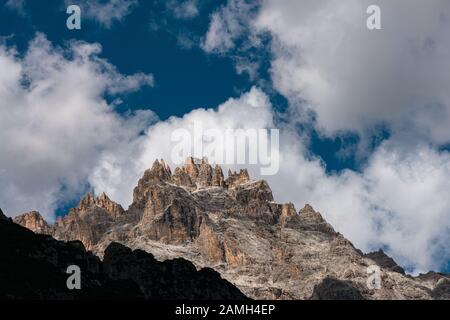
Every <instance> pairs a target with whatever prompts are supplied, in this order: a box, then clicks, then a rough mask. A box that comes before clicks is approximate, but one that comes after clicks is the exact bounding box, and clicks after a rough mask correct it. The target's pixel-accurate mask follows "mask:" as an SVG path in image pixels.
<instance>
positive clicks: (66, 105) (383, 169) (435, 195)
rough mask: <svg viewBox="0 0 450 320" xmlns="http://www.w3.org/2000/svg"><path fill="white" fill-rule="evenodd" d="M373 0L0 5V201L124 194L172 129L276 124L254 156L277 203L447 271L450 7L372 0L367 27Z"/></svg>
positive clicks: (60, 206) (412, 261) (42, 204)
mask: <svg viewBox="0 0 450 320" xmlns="http://www.w3.org/2000/svg"><path fill="white" fill-rule="evenodd" d="M369 2H370V1H365V0H364V1H355V0H349V1H348V2H347V3H346V4H342V3H340V2H336V1H332V0H323V1H318V2H314V1H308V0H299V1H296V2H292V1H272V0H266V1H250V0H224V1H213V0H204V1H202V0H198V1H197V0H171V1H138V0H131V1H126V0H95V1H90V2H86V1H82V0H80V1H72V2H71V3H70V4H78V5H80V7H81V9H82V29H81V30H68V29H67V28H66V19H67V17H68V15H67V14H66V12H65V11H66V7H67V5H68V4H69V3H68V2H67V1H65V0H51V1H45V2H44V1H31V0H28V1H27V0H22V1H21V0H9V1H6V0H2V1H0V37H1V39H2V41H1V42H0V44H1V47H2V50H1V51H0V54H1V57H2V58H3V60H0V66H2V68H3V69H4V70H9V71H8V73H7V72H5V73H4V75H5V76H4V79H3V78H2V77H0V84H2V86H3V87H4V88H6V90H5V91H0V95H3V96H2V100H3V101H4V102H3V103H1V104H0V111H1V112H2V113H3V112H4V114H5V117H3V119H5V120H4V121H5V122H4V123H2V120H1V119H0V126H3V130H2V128H0V142H1V143H3V145H4V146H5V150H7V151H6V152H4V153H3V154H2V155H0V175H3V176H2V181H3V182H0V189H2V190H4V192H3V197H2V196H0V201H1V202H0V205H2V208H3V209H4V211H6V212H8V213H9V214H10V215H16V214H19V213H21V212H23V211H29V210H32V209H36V210H39V211H41V212H42V213H43V214H44V215H45V216H46V217H48V218H49V219H50V220H51V219H54V217H55V214H56V215H61V214H64V213H65V212H66V211H67V209H68V208H70V207H71V206H73V205H75V204H76V203H77V202H78V200H79V198H80V197H81V196H82V195H83V193H84V192H86V191H88V190H94V191H95V192H102V191H107V193H108V194H109V195H110V196H111V198H113V199H114V200H116V201H118V202H120V203H121V204H122V205H124V206H125V207H126V206H127V205H128V204H129V202H130V198H131V190H132V188H133V186H134V185H135V183H136V181H137V179H138V178H139V177H140V176H141V175H142V172H143V170H145V169H146V168H148V167H149V166H150V165H151V162H152V161H153V160H154V159H155V158H156V157H164V158H169V157H170V156H169V154H170V150H169V147H168V146H169V145H170V141H168V140H167V139H168V138H167V137H170V133H171V132H173V130H175V129H177V128H180V127H183V128H184V127H189V125H190V123H192V122H193V121H202V122H203V123H208V124H209V125H212V126H215V127H219V128H224V127H222V126H224V125H225V124H227V125H229V126H232V127H235V128H242V127H243V128H278V129H280V131H281V146H280V148H281V150H280V152H281V159H282V160H281V163H280V166H281V169H280V172H279V173H278V174H277V175H274V176H271V177H259V176H258V170H256V169H255V170H253V169H252V174H253V175H254V176H255V177H257V178H265V179H267V180H268V181H269V182H270V184H271V185H272V188H273V190H274V194H275V197H276V199H277V201H279V202H293V203H294V204H295V205H296V206H297V208H298V209H300V207H301V206H303V205H304V204H305V203H311V204H312V205H313V206H314V207H315V208H316V209H318V210H320V211H321V212H322V213H323V214H324V216H325V217H326V218H327V220H328V221H330V222H331V223H332V224H333V225H334V226H335V227H336V228H337V229H338V230H339V231H341V232H342V233H343V234H344V235H346V236H347V237H349V238H350V240H351V241H352V242H354V243H355V244H356V245H357V246H358V247H360V248H362V249H363V250H365V251H369V250H375V249H378V248H380V247H383V248H386V249H387V251H388V252H389V254H391V255H393V256H394V257H395V258H396V260H398V261H400V262H401V263H402V265H404V266H405V267H407V268H408V270H410V271H413V272H420V271H425V270H428V269H436V270H438V269H439V270H444V269H448V261H450V249H449V248H448V246H447V243H448V241H449V240H450V235H449V231H450V201H449V200H447V199H446V198H448V197H447V192H446V190H448V188H450V185H449V182H448V181H450V161H449V159H450V155H449V153H448V148H447V147H446V146H448V145H450V130H449V129H448V128H449V126H448V124H449V122H450V97H449V96H448V94H447V92H448V90H447V88H448V85H450V79H449V78H448V76H447V74H448V72H447V71H448V70H449V69H450V65H449V63H448V61H450V38H449V36H448V32H445V30H446V28H447V27H448V24H449V22H448V21H450V6H449V5H448V4H447V2H445V1H440V0H433V1H430V3H429V4H423V2H420V1H418V0H417V1H414V4H415V6H413V7H412V8H411V10H410V11H409V15H407V16H405V14H404V10H403V6H406V5H408V3H407V2H404V0H399V2H398V3H395V4H393V3H389V2H387V1H383V0H379V1H375V2H377V3H378V4H379V5H380V6H381V9H382V12H383V15H382V17H383V29H382V30H378V31H375V32H371V31H368V29H367V27H366V19H367V13H366V7H367V5H368V4H369ZM372 2H373V1H372ZM372 2H370V4H371V3H372ZM111 8H112V10H111ZM324 13H328V15H326V16H327V17H328V18H327V19H324V18H323V14H324ZM75 40H76V41H75ZM100 47H101V50H100V49H99V48H100ZM77 50H78V51H77ZM77 52H83V53H82V54H80V55H79V56H77ZM1 63H3V65H2V64H1ZM74 66H78V67H79V71H80V72H79V73H76V72H75V73H74V75H73V77H71V76H70V74H71V73H70V72H72V73H73V72H74V71H73V70H74V69H73V67H74ZM8 68H9V69H8ZM76 69H77V67H75V70H76ZM16 70H20V71H17V77H16V78H14V76H15V72H16ZM67 74H68V75H69V79H68V81H67V84H61V83H59V82H60V81H61V79H64V78H61V77H62V76H66V77H67ZM17 79H19V80H17ZM24 79H25V80H27V81H29V83H30V86H29V87H26V86H23V85H22V84H21V83H22V81H23V80H24ZM2 81H3V82H2ZM84 84H86V86H84ZM72 86H73V90H70V88H72ZM40 88H44V89H40ZM47 90H48V92H50V94H47V93H45V92H47ZM74 91H79V92H74ZM61 97H63V98H61ZM255 101H256V103H257V104H258V106H257V107H258V109H254V108H253V107H255V105H254V104H255ZM12 105H17V107H14V108H13V107H12ZM16 110H18V111H17V112H16ZM141 111H144V112H141ZM37 119H39V123H36V122H37ZM19 128H21V129H22V130H19ZM61 128H68V129H67V130H63V131H64V132H62V131H61ZM31 154H32V155H33V156H30V155H31ZM17 159H20V160H17ZM18 194H20V195H21V196H18ZM424 208H425V209H424ZM424 211H425V213H424Z"/></svg>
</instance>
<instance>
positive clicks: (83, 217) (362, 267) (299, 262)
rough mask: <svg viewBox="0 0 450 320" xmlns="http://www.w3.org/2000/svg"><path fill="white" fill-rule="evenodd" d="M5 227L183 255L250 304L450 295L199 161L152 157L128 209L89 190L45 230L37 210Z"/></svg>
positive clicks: (100, 249) (261, 189)
mask: <svg viewBox="0 0 450 320" xmlns="http://www.w3.org/2000/svg"><path fill="white" fill-rule="evenodd" d="M14 221H15V222H16V223H18V224H21V225H22V226H25V227H27V228H30V229H31V230H33V231H35V232H38V233H44V234H48V235H52V236H53V237H55V238H56V239H58V240H64V241H81V242H82V243H83V245H84V246H85V247H86V248H87V249H88V250H90V251H92V252H94V253H95V254H97V255H99V256H100V257H103V255H104V252H105V250H106V249H107V248H108V246H110V244H111V243H116V244H119V243H120V244H122V245H125V246H127V247H130V248H131V249H133V250H141V251H139V252H147V253H150V254H152V256H154V257H155V258H156V259H157V260H158V261H164V260H167V259H176V258H183V259H186V260H188V261H191V262H192V263H193V264H194V265H195V266H196V268H197V269H201V268H205V267H208V268H211V269H213V270H215V271H216V272H218V273H220V275H221V276H222V277H223V278H224V279H226V280H228V281H229V282H231V283H232V284H233V285H235V286H236V287H237V288H239V289H240V290H241V291H242V292H243V293H244V294H245V295H246V296H248V297H250V298H253V299H448V298H449V296H450V294H449V293H450V277H449V276H448V275H444V274H438V273H432V274H431V273H430V274H428V275H421V276H419V277H412V276H409V275H406V274H405V272H404V270H403V269H402V268H401V267H400V266H398V265H397V264H396V263H395V261H394V260H393V259H392V258H390V257H388V256H387V255H386V254H385V253H384V252H382V251H379V252H374V253H370V254H364V253H363V252H361V251H360V250H358V249H356V248H355V247H354V246H353V245H352V243H351V242H350V241H348V240H347V239H346V238H345V237H344V236H343V235H341V234H339V233H338V232H336V231H335V230H334V229H333V227H332V226H331V225H330V224H328V223H327V222H326V221H325V220H324V219H323V217H322V215H321V214H320V213H319V212H316V211H315V210H314V209H313V207H311V206H310V205H306V206H305V207H304V208H303V209H301V210H299V211H297V210H296V208H295V207H294V205H293V204H290V203H287V204H279V203H276V202H275V201H274V198H273V195H272V190H271V189H270V186H269V185H268V183H267V182H265V181H255V180H252V179H251V178H250V176H249V174H248V172H247V171H246V170H241V171H240V172H231V171H230V172H228V175H227V177H226V178H225V176H224V174H223V172H222V168H221V167H220V166H215V167H213V166H211V165H210V164H208V162H207V161H206V160H205V159H203V160H196V159H193V158H189V159H188V160H187V161H186V164H185V165H184V166H183V167H181V168H176V169H175V170H174V171H173V172H172V170H171V169H170V168H169V166H168V165H167V164H166V163H165V162H164V161H163V160H161V161H156V162H155V163H154V164H153V166H152V168H151V169H149V170H147V171H146V172H145V173H144V175H143V177H142V178H141V179H140V180H139V182H138V185H137V186H136V188H135V189H134V196H133V203H132V204H131V205H130V207H129V208H128V210H124V209H123V208H122V207H121V206H120V205H118V204H116V203H114V202H113V201H112V200H110V199H109V198H108V197H107V196H106V195H105V194H102V195H100V196H99V197H94V195H92V194H88V195H86V197H85V198H84V199H82V200H81V202H80V204H79V205H78V207H76V208H74V209H72V210H71V211H70V212H69V214H68V215H67V216H66V217H64V218H61V219H59V220H58V221H57V222H56V223H55V224H54V225H52V226H49V225H48V224H47V223H45V221H43V219H42V217H40V215H39V214H37V213H36V212H32V213H28V214H24V215H22V216H20V217H17V218H16V219H15V220H14ZM113 249H114V250H123V251H124V252H123V254H124V255H131V254H132V253H131V252H130V251H128V250H124V249H121V248H120V247H118V245H116V247H114V248H113ZM108 250H112V249H111V248H109V249H108ZM108 250H106V252H108ZM104 260H105V261H107V260H109V258H108V255H107V254H106V255H105V256H104ZM373 266H378V267H379V268H380V271H381V272H380V287H376V286H375V287H374V286H370V285H368V280H369V276H370V273H368V270H370V268H371V267H373ZM114 275H115V276H116V277H117V276H118V277H119V278H120V275H116V274H114Z"/></svg>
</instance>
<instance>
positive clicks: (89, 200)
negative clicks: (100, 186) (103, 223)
mask: <svg viewBox="0 0 450 320" xmlns="http://www.w3.org/2000/svg"><path fill="white" fill-rule="evenodd" d="M95 207H98V208H101V209H104V210H105V211H106V212H108V213H109V214H110V215H111V216H112V217H114V218H117V217H119V216H121V215H123V214H124V213H125V210H124V209H123V208H122V206H121V205H120V204H117V203H116V202H114V201H112V200H111V199H110V198H109V197H108V196H107V195H106V193H105V192H102V193H101V194H100V196H98V197H97V198H96V197H95V196H94V194H93V193H92V192H88V193H87V194H86V195H85V196H84V197H83V199H81V201H80V203H79V205H78V207H76V208H74V209H72V211H75V212H77V213H82V212H86V211H88V210H89V209H92V208H95Z"/></svg>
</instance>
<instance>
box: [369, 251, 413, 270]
mask: <svg viewBox="0 0 450 320" xmlns="http://www.w3.org/2000/svg"><path fill="white" fill-rule="evenodd" d="M365 257H366V258H369V259H372V260H373V261H375V262H376V263H377V265H379V266H380V267H382V268H384V269H388V270H391V271H394V272H398V273H401V274H405V270H403V268H402V267H400V266H399V265H398V264H397V263H396V262H395V261H394V259H392V258H391V257H389V256H388V255H386V254H385V253H384V251H383V250H382V249H380V250H379V251H376V252H371V253H368V254H366V255H365Z"/></svg>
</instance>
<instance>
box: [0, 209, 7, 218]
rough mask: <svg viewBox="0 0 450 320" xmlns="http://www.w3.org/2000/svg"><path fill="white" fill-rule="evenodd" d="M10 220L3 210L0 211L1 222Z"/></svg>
mask: <svg viewBox="0 0 450 320" xmlns="http://www.w3.org/2000/svg"><path fill="white" fill-rule="evenodd" d="M7 219H8V218H7V217H6V216H5V214H4V213H3V211H2V209H0V220H7Z"/></svg>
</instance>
